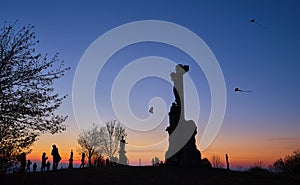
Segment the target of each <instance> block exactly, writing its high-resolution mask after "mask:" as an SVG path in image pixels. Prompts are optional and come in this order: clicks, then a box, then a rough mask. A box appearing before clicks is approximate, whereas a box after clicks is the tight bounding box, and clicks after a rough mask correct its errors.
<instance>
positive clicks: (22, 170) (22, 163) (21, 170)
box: [20, 152, 26, 173]
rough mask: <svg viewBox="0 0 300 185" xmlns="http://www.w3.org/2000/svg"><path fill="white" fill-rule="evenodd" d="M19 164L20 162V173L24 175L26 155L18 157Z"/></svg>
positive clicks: (23, 153) (22, 154)
mask: <svg viewBox="0 0 300 185" xmlns="http://www.w3.org/2000/svg"><path fill="white" fill-rule="evenodd" d="M20 162H21V169H20V172H21V173H25V168H26V153H25V152H22V153H21V156H20Z"/></svg>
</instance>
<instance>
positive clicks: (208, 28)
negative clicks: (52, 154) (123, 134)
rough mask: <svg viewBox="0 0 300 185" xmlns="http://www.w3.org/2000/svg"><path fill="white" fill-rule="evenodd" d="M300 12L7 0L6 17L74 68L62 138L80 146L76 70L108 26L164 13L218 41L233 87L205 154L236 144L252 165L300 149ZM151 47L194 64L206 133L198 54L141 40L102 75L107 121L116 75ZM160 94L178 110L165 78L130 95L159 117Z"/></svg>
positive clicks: (273, 6) (239, 4) (236, 5)
mask: <svg viewBox="0 0 300 185" xmlns="http://www.w3.org/2000/svg"><path fill="white" fill-rule="evenodd" d="M299 10H300V2H299V1H297V0H294V1H291V0H290V1H275V0H273V1H271V0H269V1H263V0H257V1H215V0H213V1H174V0H172V1H171V0H170V1H158V0H152V1H56V0H54V1H3V2H1V6H0V21H1V24H3V22H4V21H15V20H18V21H19V23H18V25H20V26H21V25H24V24H29V23H30V24H33V25H34V26H35V27H36V32H37V37H38V39H39V40H40V44H39V45H38V49H39V51H41V52H42V53H49V54H50V56H51V55H53V54H54V53H56V52H59V53H60V58H61V59H63V60H64V61H65V63H66V65H68V66H70V67H71V70H70V71H69V72H68V73H67V74H66V76H65V77H64V79H63V80H60V81H58V83H57V84H56V88H57V91H58V92H60V93H63V94H66V93H67V94H69V98H68V99H67V100H66V101H65V102H64V104H63V106H62V107H61V108H60V110H59V112H61V113H64V114H68V115H69V119H68V121H67V124H68V126H69V128H68V131H67V132H66V133H65V135H68V136H69V139H70V143H71V144H61V147H62V148H64V149H66V150H68V151H69V149H70V148H71V147H69V148H68V146H69V145H71V146H74V145H76V135H77V133H78V128H77V125H76V123H75V120H74V115H73V110H72V100H71V95H72V81H73V75H74V73H75V70H76V66H77V64H78V63H79V60H80V58H81V56H82V54H83V53H84V51H85V50H86V49H87V47H88V46H89V45H90V44H91V43H92V42H93V41H94V40H95V39H96V38H97V37H99V36H100V35H101V34H103V33H105V32H106V31H108V30H110V29H112V28H114V27H117V26H119V25H122V24H125V23H129V22H132V21H139V20H164V21H170V22H173V23H176V24H179V25H182V26H184V27H186V28H188V29H190V30H191V31H193V32H195V33H196V34H198V35H199V36H200V37H201V38H202V39H203V40H204V41H205V42H206V43H207V44H208V46H209V47H210V48H211V50H212V51H213V52H214V54H215V56H216V57H217V59H218V61H219V64H220V66H221V69H222V71H223V75H224V78H225V81H226V87H227V95H228V96H227V98H228V99H227V100H228V101H227V110H226V115H225V119H224V124H223V126H222V129H221V132H220V134H219V135H218V137H217V138H216V140H215V142H214V143H213V145H212V146H211V147H210V148H208V149H207V151H203V154H204V156H205V155H206V156H208V157H209V156H210V155H211V154H219V155H223V154H224V153H228V152H229V153H230V154H231V156H233V157H236V158H237V160H236V161H237V164H238V163H243V164H244V163H246V162H245V159H247V161H248V162H253V161H255V160H260V159H262V160H264V159H266V160H267V159H270V158H271V159H272V160H273V159H275V158H278V157H282V155H284V154H288V153H289V152H291V151H292V150H293V149H296V148H300V138H299V135H300V124H299V115H300V97H299V94H300V93H299V92H300V84H299V73H300V35H299V33H300V13H299ZM250 19H255V20H256V21H257V24H255V23H251V22H250ZM149 55H157V56H162V57H166V58H169V59H172V60H174V61H175V62H178V63H185V64H189V65H190V66H191V71H190V72H189V75H190V76H191V78H192V79H193V80H194V82H195V83H196V86H197V90H198V93H199V99H200V102H201V117H200V122H199V125H198V133H199V134H198V135H199V137H200V136H201V132H202V131H203V129H204V126H205V125H204V123H205V121H207V119H208V116H209V111H210V92H209V88H208V84H207V81H206V79H205V76H204V75H203V73H202V72H201V69H199V68H198V67H197V66H196V64H195V63H194V61H193V60H192V59H191V58H189V56H187V55H186V54H185V53H183V52H181V51H180V50H178V49H176V48H174V47H171V46H168V45H163V44H158V43H141V44H135V45H132V46H129V47H127V48H124V49H123V50H121V51H119V52H118V53H116V54H115V55H114V56H113V57H112V58H111V60H110V61H109V62H108V63H107V65H106V66H105V68H104V69H103V73H101V74H100V76H99V78H98V81H97V87H96V94H97V97H96V100H97V108H98V111H99V114H100V115H101V116H103V117H104V119H107V120H109V119H113V118H114V114H113V112H112V108H111V104H110V88H111V83H112V82H113V79H114V78H115V75H116V74H117V73H118V72H119V70H121V69H122V67H124V66H125V65H126V64H128V63H129V62H130V61H132V60H134V59H137V58H140V57H144V56H149ZM169 72H170V71H166V73H169ZM235 87H239V88H241V89H245V90H252V91H253V92H252V93H238V94H237V93H234V92H233V89H234V88H235ZM154 96H161V97H162V98H163V99H164V100H165V101H166V103H167V106H168V108H169V105H170V103H171V102H172V101H173V95H172V91H171V86H170V85H169V84H167V83H166V82H164V81H162V80H159V79H155V78H152V79H145V80H143V81H141V82H139V83H138V84H137V85H136V86H135V87H134V88H133V89H132V94H131V97H130V103H131V108H132V110H133V112H134V113H135V114H136V115H137V116H138V117H140V118H145V117H147V116H149V115H148V112H147V109H148V102H149V100H150V99H151V98H152V97H154ZM202 122H203V124H201V123H202ZM167 125H168V123H167V122H165V123H163V124H162V125H160V126H159V127H158V128H159V129H156V130H155V131H153V133H152V132H150V133H147V134H145V133H144V135H143V138H145V141H144V142H145V143H147V142H150V143H151V142H154V141H153V138H156V139H157V140H159V139H161V138H164V137H166V132H165V131H164V129H165V127H166V126H167ZM160 129H161V130H160ZM135 134H136V136H138V137H140V135H141V133H135ZM154 135H155V137H153V136H154ZM199 137H197V139H199ZM57 138H60V139H61V138H65V136H64V134H61V135H58V136H56V138H55V136H53V137H52V136H47V137H46V136H44V138H43V137H42V138H41V140H40V141H39V142H38V143H37V144H36V146H35V148H34V149H36V150H34V151H33V152H35V151H37V153H36V155H37V156H39V155H40V151H39V149H38V148H39V147H41V146H42V145H44V144H49V148H50V144H51V143H52V142H56V143H58V145H59V142H60V141H59V140H58V139H57ZM51 139H52V140H51ZM130 139H131V140H130ZM147 139H150V140H147ZM151 139H152V140H151ZM46 140H47V141H48V143H47V142H45V141H46ZM43 142H44V143H43ZM128 142H129V143H133V144H134V143H135V142H136V139H134V138H133V137H132V138H130V135H129V136H128ZM164 150H165V149H162V150H160V151H157V152H156V153H155V155H158V156H159V157H160V158H162V159H163V155H164ZM258 151H260V152H258ZM260 153H261V155H260ZM128 155H130V156H132V158H131V159H130V160H131V161H137V160H138V159H137V158H138V156H140V158H147V157H142V156H143V154H135V155H133V154H132V155H131V154H130V152H129V154H128ZM153 156H154V154H153ZM129 158H130V157H129ZM146 160H148V159H146ZM267 161H268V160H267ZM268 162H270V161H268Z"/></svg>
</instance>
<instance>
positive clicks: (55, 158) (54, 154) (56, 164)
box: [51, 145, 61, 171]
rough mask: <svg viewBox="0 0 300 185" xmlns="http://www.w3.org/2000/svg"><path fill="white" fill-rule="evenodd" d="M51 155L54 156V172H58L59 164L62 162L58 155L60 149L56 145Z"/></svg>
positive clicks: (53, 146)
mask: <svg viewBox="0 0 300 185" xmlns="http://www.w3.org/2000/svg"><path fill="white" fill-rule="evenodd" d="M51 155H52V156H53V165H52V170H53V171H57V167H58V163H59V161H60V160H61V157H60V155H59V153H58V148H57V147H56V145H52V152H51Z"/></svg>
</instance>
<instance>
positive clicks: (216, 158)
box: [211, 155, 224, 168]
mask: <svg viewBox="0 0 300 185" xmlns="http://www.w3.org/2000/svg"><path fill="white" fill-rule="evenodd" d="M211 163H212V167H214V168H224V163H223V162H222V161H221V158H220V156H218V155H213V156H212V157H211Z"/></svg>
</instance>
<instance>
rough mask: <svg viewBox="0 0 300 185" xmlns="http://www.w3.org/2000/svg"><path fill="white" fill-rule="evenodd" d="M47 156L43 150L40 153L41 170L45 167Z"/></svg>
mask: <svg viewBox="0 0 300 185" xmlns="http://www.w3.org/2000/svg"><path fill="white" fill-rule="evenodd" d="M47 159H48V157H46V153H45V152H44V153H43V155H42V166H41V172H44V171H45V169H46V161H47Z"/></svg>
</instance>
